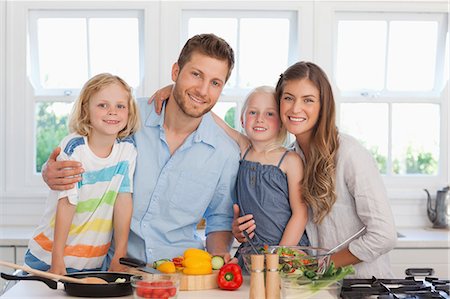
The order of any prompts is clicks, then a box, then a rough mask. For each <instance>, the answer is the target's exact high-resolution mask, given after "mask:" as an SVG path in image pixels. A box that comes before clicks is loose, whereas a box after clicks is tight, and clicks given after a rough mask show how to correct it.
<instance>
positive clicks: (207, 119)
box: [145, 102, 221, 148]
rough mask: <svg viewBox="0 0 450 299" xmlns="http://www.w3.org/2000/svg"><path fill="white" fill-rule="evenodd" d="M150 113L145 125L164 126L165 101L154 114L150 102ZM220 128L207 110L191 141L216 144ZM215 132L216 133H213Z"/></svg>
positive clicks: (214, 145) (153, 106) (153, 107)
mask: <svg viewBox="0 0 450 299" xmlns="http://www.w3.org/2000/svg"><path fill="white" fill-rule="evenodd" d="M150 106H151V107H150V114H149V115H148V117H147V119H146V120H145V125H146V126H147V127H159V128H160V129H162V128H163V127H164V117H165V114H166V103H165V102H164V103H163V108H162V110H161V115H158V114H156V112H155V105H153V104H150ZM216 130H221V129H220V128H218V125H217V124H216V122H215V121H214V119H213V118H212V116H211V113H210V112H208V113H206V114H205V115H203V117H202V120H201V122H200V125H199V126H198V128H197V130H195V132H194V133H193V135H192V136H193V142H194V143H197V142H203V143H206V144H209V145H211V146H212V147H214V148H215V147H216V146H217V131H216ZM215 132H216V133H215Z"/></svg>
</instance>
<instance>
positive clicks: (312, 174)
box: [276, 61, 339, 223]
mask: <svg viewBox="0 0 450 299" xmlns="http://www.w3.org/2000/svg"><path fill="white" fill-rule="evenodd" d="M301 79H308V80H310V81H311V82H312V83H313V84H314V85H315V86H316V88H317V89H318V90H319V94H320V112H319V118H318V120H317V123H316V125H315V126H314V128H313V132H312V135H311V142H310V149H309V156H308V160H307V161H306V165H305V171H304V177H303V181H302V195H303V200H304V201H305V202H306V203H307V204H308V205H309V206H310V207H311V209H312V211H313V221H314V222H315V223H320V222H322V220H323V218H324V217H325V216H326V215H327V214H328V213H329V212H330V210H331V207H332V206H333V204H334V203H335V202H336V179H335V178H336V154H337V150H338V147H339V141H338V129H337V127H336V123H335V122H336V115H335V103H334V97H333V91H332V89H331V85H330V82H329V81H328V78H327V75H326V74H325V72H324V71H323V70H322V69H321V68H320V67H319V66H317V65H315V64H314V63H311V62H303V61H302V62H297V63H295V64H294V65H292V66H290V67H289V68H288V69H287V70H286V71H285V72H284V73H283V74H281V75H280V79H279V80H278V83H277V87H276V96H277V101H278V104H280V100H281V95H282V94H283V89H284V86H285V82H286V81H293V80H301Z"/></svg>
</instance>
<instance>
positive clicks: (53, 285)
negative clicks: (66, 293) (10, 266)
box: [0, 273, 58, 290]
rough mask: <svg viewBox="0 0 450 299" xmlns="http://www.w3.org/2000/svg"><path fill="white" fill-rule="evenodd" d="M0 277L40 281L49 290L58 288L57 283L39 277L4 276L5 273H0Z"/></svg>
mask: <svg viewBox="0 0 450 299" xmlns="http://www.w3.org/2000/svg"><path fill="white" fill-rule="evenodd" d="M0 276H1V277H2V278H3V279H6V280H36V281H42V282H43V283H45V284H46V285H47V286H48V287H49V288H51V289H53V290H56V289H57V288H58V282H56V281H54V280H51V279H48V278H44V277H39V276H34V275H27V276H16V275H11V274H6V273H1V274H0Z"/></svg>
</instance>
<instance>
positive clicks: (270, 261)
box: [266, 253, 280, 299]
mask: <svg viewBox="0 0 450 299" xmlns="http://www.w3.org/2000/svg"><path fill="white" fill-rule="evenodd" d="M266 299H280V274H279V272H278V254H276V253H268V254H266Z"/></svg>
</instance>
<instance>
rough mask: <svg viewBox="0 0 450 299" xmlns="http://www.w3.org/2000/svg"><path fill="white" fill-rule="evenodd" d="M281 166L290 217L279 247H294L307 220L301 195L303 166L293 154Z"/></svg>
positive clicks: (306, 210) (289, 154) (290, 153)
mask: <svg viewBox="0 0 450 299" xmlns="http://www.w3.org/2000/svg"><path fill="white" fill-rule="evenodd" d="M283 164H285V165H286V175H287V180H288V186H289V204H290V206H291V211H292V215H291V218H290V219H289V221H288V223H287V225H286V228H285V230H284V233H283V237H282V238H281V241H280V245H285V246H295V245H298V242H299V241H300V239H301V237H302V235H303V233H304V231H305V226H306V222H307V220H308V208H307V206H306V203H305V202H304V201H303V199H302V195H301V182H302V179H303V164H302V161H301V159H300V157H299V156H298V155H297V154H296V153H295V152H289V153H288V154H287V156H286V158H285V163H283Z"/></svg>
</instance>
